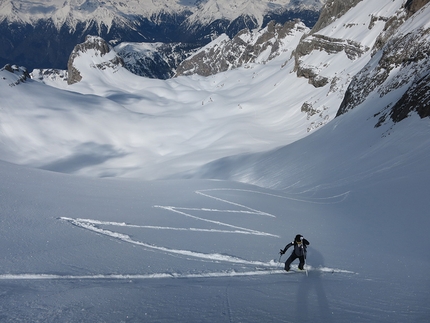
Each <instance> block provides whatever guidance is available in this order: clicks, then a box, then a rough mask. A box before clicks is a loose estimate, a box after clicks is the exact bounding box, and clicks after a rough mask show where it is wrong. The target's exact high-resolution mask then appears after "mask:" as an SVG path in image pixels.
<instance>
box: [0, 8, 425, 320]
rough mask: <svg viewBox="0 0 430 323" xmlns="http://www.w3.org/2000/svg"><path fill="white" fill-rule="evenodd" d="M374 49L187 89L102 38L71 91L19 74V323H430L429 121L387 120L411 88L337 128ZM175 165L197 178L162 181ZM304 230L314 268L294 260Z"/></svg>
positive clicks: (5, 251) (2, 146) (9, 149)
mask: <svg viewBox="0 0 430 323" xmlns="http://www.w3.org/2000/svg"><path fill="white" fill-rule="evenodd" d="M401 5H402V1H394V2H393V1H391V0H389V1H388V0H387V1H378V2H375V1H366V0H363V1H362V2H360V3H359V4H358V5H357V6H356V7H355V8H354V10H355V11H354V12H351V13H347V15H350V16H349V17H350V18H348V19H352V18H351V17H354V19H356V20H357V21H358V23H357V24H355V25H354V26H353V27H351V26H348V27H347V28H349V30H350V31H351V33H350V34H348V35H350V36H349V37H351V38H352V40H354V41H355V42H360V43H362V44H366V46H368V47H369V52H370V48H371V47H372V46H373V41H374V39H375V37H376V36H377V35H378V33H377V31H378V30H379V32H381V31H382V30H383V27H384V23H383V22H382V21H381V20H378V21H376V22H375V26H374V27H373V28H372V29H371V30H369V29H368V28H367V25H366V23H367V22H369V21H368V20H366V19H367V18H365V17H368V19H369V20H370V19H371V17H370V16H369V13H371V12H373V13H376V12H380V13H381V15H383V16H385V15H387V16H390V15H392V14H394V13H395V11H396V10H398V9H399V8H400V6H401ZM365 8H366V10H365ZM428 10H429V6H426V7H425V8H424V9H423V10H422V11H421V12H419V13H417V14H418V15H417V16H413V17H412V18H414V20H410V21H407V22H408V26H407V30H408V31H409V32H416V31H417V30H419V28H421V27H422V26H423V25H425V24H427V20H425V19H422V17H423V16H420V14H424V15H428ZM359 13H362V15H360V14H359ZM343 19H346V18H340V20H339V24H340V25H344V22H345V21H346V20H343ZM413 21H414V22H415V23H416V25H415V27H416V28H413ZM340 25H339V26H338V25H336V22H334V23H333V24H332V25H329V26H327V27H326V28H324V29H323V30H321V31H320V32H321V33H322V34H323V35H325V36H328V35H330V36H332V37H338V38H340V34H338V33H343V32H344V30H343V29H342V28H340ZM354 28H356V29H354ZM359 28H361V29H360V30H361V31H359ZM375 28H376V29H375ZM331 30H332V31H333V34H330V31H331ZM372 37H373V38H372ZM372 39H373V40H372ZM369 52H365V53H363V54H362V56H361V57H360V58H357V59H356V60H354V61H351V60H349V58H348V57H347V55H346V54H345V53H344V52H338V53H335V54H331V55H328V54H326V53H324V52H322V51H320V50H316V51H314V52H312V53H310V54H308V55H306V56H303V57H301V58H300V60H301V62H300V64H304V65H307V66H310V67H312V68H315V67H318V66H319V69H320V71H321V73H322V75H323V76H324V77H327V78H329V79H330V80H332V79H336V86H334V85H333V83H329V84H327V85H326V86H323V87H319V88H315V87H314V86H312V85H310V84H309V83H308V80H307V79H306V78H297V76H296V74H295V73H294V72H293V69H294V65H295V63H296V62H295V60H294V59H289V57H290V55H289V54H288V55H287V54H285V55H284V56H283V55H281V56H279V58H277V59H274V60H272V61H269V62H268V63H267V64H266V65H264V66H263V65H258V64H254V65H252V66H250V67H249V68H242V69H238V70H233V71H229V72H226V73H222V74H218V75H215V76H213V77H209V78H203V77H197V76H192V77H180V78H177V79H173V80H168V81H160V80H148V79H144V78H140V77H137V76H135V75H132V74H131V73H129V72H127V71H126V70H125V69H123V68H121V67H119V66H112V65H106V64H105V63H106V62H107V61H109V60H111V59H112V58H113V57H114V56H113V55H114V53H107V54H106V55H104V56H103V57H102V56H100V55H99V53H97V52H94V51H92V50H88V51H87V52H85V53H82V54H81V55H79V56H77V58H76V60H75V64H76V65H75V66H76V67H77V69H78V70H79V71H80V73H81V74H82V77H83V78H82V80H81V81H80V82H78V83H76V84H73V85H71V86H68V85H67V83H66V82H64V81H61V79H55V78H52V79H43V78H42V80H43V82H45V83H42V82H36V81H34V80H30V79H28V75H27V74H25V73H24V72H23V70H21V69H19V68H16V67H8V68H7V69H4V70H2V71H1V72H0V97H1V101H0V156H1V157H0V158H1V160H2V161H0V178H1V185H0V221H1V225H0V244H1V246H2V247H1V248H0V261H1V264H0V295H1V302H0V321H2V322H19V321H21V322H173V321H174V322H323V323H325V322H390V323H391V322H428V318H429V317H430V305H429V304H430V298H429V290H430V280H429V278H428V273H429V271H430V257H429V253H428V250H429V248H430V238H429V234H428V230H429V227H430V218H429V217H428V208H429V202H428V192H429V191H430V187H429V186H430V184H429V183H430V173H429V171H428V160H429V157H430V136H429V132H430V122H429V119H428V118H424V119H421V118H420V117H419V116H418V115H417V114H415V113H412V114H411V115H410V116H409V117H408V118H406V119H404V120H402V121H401V122H399V123H396V124H394V123H392V122H390V121H389V120H387V122H385V123H383V124H382V125H380V127H378V128H375V123H376V122H377V121H378V120H377V119H378V117H377V116H375V114H377V113H378V112H380V111H381V110H382V109H384V107H386V106H387V105H388V104H389V103H391V102H392V101H393V100H395V99H398V98H399V97H401V95H402V91H405V89H404V88H399V89H396V90H395V91H392V92H391V93H388V94H386V95H385V96H382V97H379V98H378V97H377V96H375V95H370V96H369V98H367V99H365V100H364V101H363V102H362V103H361V104H360V105H359V106H357V107H355V108H354V109H351V110H350V111H348V112H347V113H345V114H343V115H342V116H340V117H338V118H336V119H334V120H333V117H334V115H335V114H336V109H337V108H338V107H339V105H340V102H341V101H342V98H343V95H342V94H343V93H344V92H345V91H346V87H347V86H348V84H349V82H350V80H351V79H352V77H353V76H354V75H355V74H356V73H357V72H358V71H359V70H361V68H362V67H364V66H366V64H367V62H369V61H370V59H371V58H370V53H369ZM371 62H372V64H376V62H373V61H371ZM97 66H104V67H105V68H104V69H103V68H95V67H97ZM396 72H397V70H394V71H393V72H392V73H396ZM398 75H399V74H392V76H393V77H394V76H398ZM334 88H336V90H334ZM303 102H308V103H312V106H313V107H314V108H315V109H317V108H319V107H321V111H320V112H318V113H317V114H312V113H311V112H312V111H310V110H309V109H308V110H305V111H303V112H302V111H300V107H301V106H302V105H303ZM306 107H309V105H306ZM322 107H327V109H323V108H322ZM320 114H322V116H321V115H320ZM325 114H326V115H327V116H328V120H325V121H330V122H328V123H326V124H325V125H324V126H320V127H319V129H318V131H313V130H312V129H313V127H312V125H311V124H312V122H314V124H315V123H318V122H320V121H321V122H322V121H324V119H325ZM308 130H310V131H309V132H308ZM286 144H289V145H287V146H285V145H286ZM270 148H276V149H275V150H272V151H269V152H267V150H268V149H270ZM264 151H265V152H264ZM241 152H243V153H244V152H247V153H248V154H246V155H244V154H243V155H236V156H234V157H226V156H229V155H233V154H235V153H241ZM251 153H252V154H251ZM220 157H226V158H224V159H221V160H218V161H215V162H213V163H211V164H207V165H205V166H204V167H202V165H204V164H205V163H206V162H208V161H213V160H215V159H217V158H220ZM18 164H21V165H18ZM36 167H39V168H42V169H36ZM47 170H50V171H47ZM53 171H54V172H53ZM59 172H62V173H63V174H61V173H59ZM177 172H181V175H178V174H176V175H175V173H177ZM64 173H68V174H64ZM184 174H186V175H184ZM79 175H88V176H79ZM173 175H175V176H176V177H177V178H179V177H184V176H188V177H193V176H194V177H196V178H194V179H188V180H185V179H182V178H179V179H170V180H150V181H145V180H143V179H158V178H162V177H171V178H172V177H173ZM90 176H91V177H90ZM107 176H111V177H115V178H100V177H107ZM197 177H212V178H217V179H218V180H214V179H212V180H209V179H199V178H197ZM221 179H225V180H221ZM297 233H300V234H303V235H304V236H305V237H306V238H307V239H308V240H309V241H310V243H311V244H310V247H309V253H308V258H307V269H308V275H306V274H305V273H303V272H291V273H285V272H284V271H283V270H282V263H281V264H279V263H278V260H279V254H278V252H279V249H280V248H283V247H284V246H285V245H286V244H287V243H288V242H290V241H291V239H293V237H294V236H295V235H296V234H297ZM282 260H283V261H285V260H286V256H283V258H282ZM295 265H297V263H295ZM294 268H297V267H294Z"/></svg>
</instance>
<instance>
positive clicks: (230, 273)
mask: <svg viewBox="0 0 430 323" xmlns="http://www.w3.org/2000/svg"><path fill="white" fill-rule="evenodd" d="M271 265H272V266H273V267H278V265H279V263H276V262H271ZM308 267H310V266H308ZM278 268H279V267H278ZM308 271H310V272H318V273H330V274H350V275H352V274H357V273H355V272H352V271H348V270H342V269H335V268H328V267H318V268H312V267H310V268H308ZM304 273H305V271H298V270H297V268H296V269H294V268H293V269H292V270H291V271H289V272H286V271H285V270H283V269H268V270H264V269H258V270H253V271H243V272H240V271H235V270H231V271H220V272H209V273H198V274H191V273H186V274H183V273H155V274H143V275H139V274H133V275H128V274H110V275H106V274H95V275H76V276H74V275H50V274H18V275H14V274H4V275H0V280H133V279H135V280H144V279H163V278H222V277H246V276H264V275H279V274H285V275H291V274H304Z"/></svg>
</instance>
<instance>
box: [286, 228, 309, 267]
mask: <svg viewBox="0 0 430 323" xmlns="http://www.w3.org/2000/svg"><path fill="white" fill-rule="evenodd" d="M293 246H294V250H293V252H292V253H291V255H290V256H289V257H288V259H287V261H286V262H285V270H286V271H289V270H290V265H291V263H292V262H293V261H294V260H296V259H297V258H299V261H300V263H299V269H300V270H303V269H304V268H303V266H304V265H305V259H306V248H307V247H306V246H309V241H308V240H306V239H304V238H303V236H302V235H301V234H298V235H296V237H295V239H294V241H293V242H290V243H289V244H287V245H286V246H285V248H284V249H281V251H280V252H279V253H280V254H281V255H283V254H284V253H285V252H286V251H287V250H288V248H290V247H293Z"/></svg>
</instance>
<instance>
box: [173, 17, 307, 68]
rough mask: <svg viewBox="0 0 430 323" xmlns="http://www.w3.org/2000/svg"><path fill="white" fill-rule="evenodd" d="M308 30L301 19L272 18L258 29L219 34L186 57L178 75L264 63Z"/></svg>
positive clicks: (284, 49)
mask: <svg viewBox="0 0 430 323" xmlns="http://www.w3.org/2000/svg"><path fill="white" fill-rule="evenodd" d="M307 31H309V29H308V28H307V27H306V26H305V25H304V24H303V23H301V22H299V21H291V22H287V23H285V24H284V25H281V24H277V23H275V22H274V21H272V22H271V23H269V24H268V26H267V27H266V28H264V29H263V30H261V31H258V32H255V31H250V30H248V29H243V30H242V31H240V32H239V33H238V34H237V35H236V36H235V37H233V38H232V39H230V38H229V37H228V36H227V35H223V36H220V37H219V38H218V39H216V40H215V41H213V42H212V43H210V44H208V45H207V46H205V47H204V48H203V49H201V50H200V51H198V52H197V53H196V54H194V55H192V56H191V57H190V58H188V59H186V60H184V61H183V62H182V63H181V64H180V65H179V66H178V68H177V70H176V75H177V76H180V75H191V74H198V75H202V76H209V75H213V74H216V73H220V72H224V71H227V70H230V69H234V68H237V67H240V66H243V65H246V64H250V63H262V64H264V63H265V62H267V61H270V60H271V59H273V58H274V57H276V56H278V55H280V54H281V53H282V52H284V51H286V50H287V47H288V46H285V44H286V43H289V42H290V41H294V39H297V37H298V38H300V37H301V36H302V35H303V34H304V33H305V32H307Z"/></svg>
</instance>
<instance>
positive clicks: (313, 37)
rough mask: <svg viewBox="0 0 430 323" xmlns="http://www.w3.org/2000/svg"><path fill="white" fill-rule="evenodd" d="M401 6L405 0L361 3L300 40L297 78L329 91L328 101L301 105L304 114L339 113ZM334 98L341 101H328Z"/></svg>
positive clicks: (307, 102)
mask: <svg viewBox="0 0 430 323" xmlns="http://www.w3.org/2000/svg"><path fill="white" fill-rule="evenodd" d="M402 5H403V1H402V0H395V1H391V0H384V1H378V2H372V3H370V2H369V1H360V2H358V3H357V4H356V5H355V6H353V7H352V8H351V9H349V10H348V11H347V12H346V13H345V14H344V15H343V16H341V17H339V18H337V19H336V20H334V21H333V22H332V23H331V24H329V25H328V26H326V27H325V28H322V29H321V30H319V31H317V32H313V33H311V34H309V35H308V36H307V37H304V38H303V39H302V40H301V42H300V43H299V45H298V46H297V48H296V49H295V52H294V59H295V67H294V70H295V71H296V73H297V76H299V77H304V78H306V79H308V81H309V83H310V84H312V85H313V86H314V87H315V88H321V89H326V90H327V92H326V93H327V97H326V98H324V97H319V98H318V99H316V98H315V99H314V98H311V99H309V100H307V101H306V102H305V104H304V105H303V106H302V109H303V110H304V111H308V112H309V114H310V115H313V114H318V113H319V112H323V111H329V112H328V113H325V112H323V113H324V114H326V115H329V116H330V118H331V117H332V116H333V114H336V112H337V110H338V108H339V104H340V102H341V100H342V99H343V96H344V94H345V92H346V89H347V88H348V85H349V83H350V82H351V80H352V77H353V76H354V75H355V74H356V73H358V72H359V71H360V70H361V69H362V68H363V67H364V66H365V65H366V64H367V62H369V60H370V58H371V53H372V51H371V49H372V47H373V45H374V44H375V41H376V39H377V37H378V36H379V35H380V34H381V33H382V32H383V30H384V27H385V21H386V20H388V19H389V17H391V16H392V15H393V14H395V13H396V11H397V10H398V9H399V8H401V7H402ZM332 96H336V97H338V100H330V99H329V101H328V100H327V98H329V97H332ZM339 99H340V100H339ZM333 104H334V105H333ZM323 123H324V122H323Z"/></svg>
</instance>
